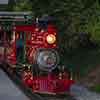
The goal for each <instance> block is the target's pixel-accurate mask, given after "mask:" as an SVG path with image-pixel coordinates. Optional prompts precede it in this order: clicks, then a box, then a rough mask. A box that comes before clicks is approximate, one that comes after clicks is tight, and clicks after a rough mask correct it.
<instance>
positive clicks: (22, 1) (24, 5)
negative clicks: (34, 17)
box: [13, 0, 32, 11]
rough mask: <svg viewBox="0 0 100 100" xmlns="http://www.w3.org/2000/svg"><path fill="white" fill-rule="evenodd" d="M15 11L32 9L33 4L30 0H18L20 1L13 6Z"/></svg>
mask: <svg viewBox="0 0 100 100" xmlns="http://www.w3.org/2000/svg"><path fill="white" fill-rule="evenodd" d="M13 10H14V11H31V10H32V4H31V2H30V1H29V0H18V2H17V3H16V4H15V6H14V7H13Z"/></svg>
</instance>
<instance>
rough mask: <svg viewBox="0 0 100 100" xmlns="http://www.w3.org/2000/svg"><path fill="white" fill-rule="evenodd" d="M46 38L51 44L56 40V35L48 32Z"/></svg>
mask: <svg viewBox="0 0 100 100" xmlns="http://www.w3.org/2000/svg"><path fill="white" fill-rule="evenodd" d="M46 40H47V42H48V43H49V44H53V43H54V42H55V41H56V37H55V35H53V34H49V35H47V37H46Z"/></svg>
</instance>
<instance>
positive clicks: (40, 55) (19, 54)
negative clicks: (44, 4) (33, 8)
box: [0, 13, 73, 94]
mask: <svg viewBox="0 0 100 100" xmlns="http://www.w3.org/2000/svg"><path fill="white" fill-rule="evenodd" d="M21 14H22V13H21ZM24 14H25V13H24ZM11 15H12V16H13V17H14V16H15V15H16V13H14V14H11ZM11 15H9V16H11ZM3 16H4V15H3ZM5 16H6V15H5ZM9 16H6V17H5V19H7V18H8V17H9ZM21 18H22V17H21ZM5 19H4V21H5ZM18 20H19V19H17V21H18ZM13 22H14V24H12V25H11V28H10V29H9V31H6V30H5V29H3V28H2V27H1V29H0V35H1V36H2V34H3V35H4V38H3V37H2V39H1V43H0V44H1V46H0V62H1V64H3V65H4V64H5V65H6V69H8V71H9V72H10V73H12V75H13V74H15V73H17V74H18V75H19V77H20V80H21V81H22V84H24V85H26V86H27V87H30V88H31V89H32V91H33V92H37V93H50V94H57V93H64V92H65V91H67V90H69V89H70V86H71V85H72V84H73V80H71V79H70V75H69V72H68V71H66V70H65V68H64V66H61V65H59V61H60V58H59V54H58V52H57V47H58V46H57V41H58V40H57V29H56V27H55V26H54V24H52V23H51V22H50V21H44V20H38V19H37V21H35V22H33V23H31V24H25V23H24V24H16V23H15V22H16V21H13ZM7 34H11V35H10V36H11V37H10V39H8V37H7ZM8 65H9V66H8Z"/></svg>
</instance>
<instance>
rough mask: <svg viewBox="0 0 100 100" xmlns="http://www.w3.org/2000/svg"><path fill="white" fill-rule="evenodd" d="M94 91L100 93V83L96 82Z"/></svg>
mask: <svg viewBox="0 0 100 100" xmlns="http://www.w3.org/2000/svg"><path fill="white" fill-rule="evenodd" d="M92 90H93V91H95V92H98V93H100V84H96V85H95V86H94V87H93V88H92Z"/></svg>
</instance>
